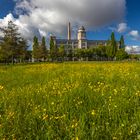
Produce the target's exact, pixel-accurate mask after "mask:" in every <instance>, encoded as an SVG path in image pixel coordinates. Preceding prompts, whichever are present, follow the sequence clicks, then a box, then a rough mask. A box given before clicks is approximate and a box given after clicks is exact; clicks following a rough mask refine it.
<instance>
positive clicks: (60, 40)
mask: <svg viewBox="0 0 140 140" xmlns="http://www.w3.org/2000/svg"><path fill="white" fill-rule="evenodd" d="M73 42H74V43H78V40H76V39H73V40H68V39H56V44H67V43H73Z"/></svg>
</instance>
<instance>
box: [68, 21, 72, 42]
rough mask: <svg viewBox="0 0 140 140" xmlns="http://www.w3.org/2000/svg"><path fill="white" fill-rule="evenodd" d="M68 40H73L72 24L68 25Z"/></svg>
mask: <svg viewBox="0 0 140 140" xmlns="http://www.w3.org/2000/svg"><path fill="white" fill-rule="evenodd" d="M68 40H71V25H70V22H69V24H68Z"/></svg>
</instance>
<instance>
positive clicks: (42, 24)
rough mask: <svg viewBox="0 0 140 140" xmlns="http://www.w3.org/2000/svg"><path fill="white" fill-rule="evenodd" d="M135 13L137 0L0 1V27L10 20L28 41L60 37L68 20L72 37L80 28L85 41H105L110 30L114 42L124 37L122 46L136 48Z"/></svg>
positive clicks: (138, 25) (139, 25)
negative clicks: (83, 32)
mask: <svg viewBox="0 0 140 140" xmlns="http://www.w3.org/2000/svg"><path fill="white" fill-rule="evenodd" d="M139 13H140V1H139V0H133V1H132V0H0V27H3V26H5V25H6V24H7V22H8V21H9V20H12V21H14V22H15V23H16V24H17V25H18V26H19V29H20V32H21V34H22V35H23V36H24V37H25V38H27V39H29V40H32V38H33V36H34V35H37V36H46V37H48V36H49V35H50V34H55V35H56V36H57V37H59V38H64V37H66V33H67V24H68V22H69V21H70V22H71V24H72V30H73V38H76V30H77V28H78V27H79V26H81V25H83V26H85V28H86V30H87V37H88V39H96V40H98V39H99V40H100V39H101V40H105V39H108V38H109V36H110V34H111V32H112V31H114V32H115V34H116V38H117V39H119V38H120V36H121V35H124V37H125V43H126V45H127V46H135V47H136V46H140V17H139ZM0 35H1V33H0Z"/></svg>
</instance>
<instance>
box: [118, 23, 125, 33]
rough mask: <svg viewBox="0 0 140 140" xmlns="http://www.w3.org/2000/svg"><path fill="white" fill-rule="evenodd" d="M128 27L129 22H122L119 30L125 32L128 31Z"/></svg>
mask: <svg viewBox="0 0 140 140" xmlns="http://www.w3.org/2000/svg"><path fill="white" fill-rule="evenodd" d="M127 29H128V27H127V24H126V23H120V24H119V25H118V28H117V32H119V33H123V32H126V31H127Z"/></svg>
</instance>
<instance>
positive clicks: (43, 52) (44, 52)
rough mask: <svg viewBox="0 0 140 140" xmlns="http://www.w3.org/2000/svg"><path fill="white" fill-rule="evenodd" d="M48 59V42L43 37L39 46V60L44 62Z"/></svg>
mask: <svg viewBox="0 0 140 140" xmlns="http://www.w3.org/2000/svg"><path fill="white" fill-rule="evenodd" d="M46 57H47V48H46V40H45V37H42V42H41V44H40V46H39V58H40V59H42V60H43V61H44V60H45V59H46Z"/></svg>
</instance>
